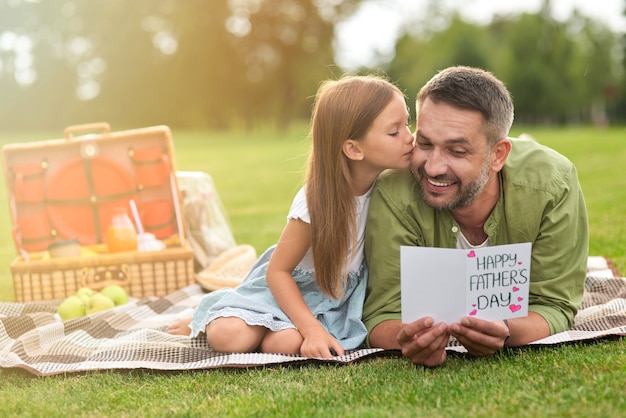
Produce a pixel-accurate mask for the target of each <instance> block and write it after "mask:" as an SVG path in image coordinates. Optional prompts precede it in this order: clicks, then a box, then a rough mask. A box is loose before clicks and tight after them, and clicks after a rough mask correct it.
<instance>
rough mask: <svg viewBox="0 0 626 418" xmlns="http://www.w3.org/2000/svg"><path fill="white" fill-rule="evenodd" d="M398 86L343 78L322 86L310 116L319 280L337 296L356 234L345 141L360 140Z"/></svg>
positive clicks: (309, 179) (311, 202)
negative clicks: (343, 148)
mask: <svg viewBox="0 0 626 418" xmlns="http://www.w3.org/2000/svg"><path fill="white" fill-rule="evenodd" d="M394 94H400V95H402V93H401V92H400V90H399V89H398V88H397V87H396V86H394V85H393V84H392V83H390V82H389V81H387V80H385V79H384V78H382V77H379V76H371V75H370V76H344V77H342V78H341V79H339V80H329V81H326V82H324V83H322V85H321V86H320V88H319V90H318V91H317V95H316V97H315V103H314V107H313V114H312V118H311V131H310V136H311V139H312V149H311V153H310V156H309V164H308V170H307V175H306V200H307V205H308V208H309V215H310V217H311V248H312V252H313V264H314V268H315V275H316V281H317V284H318V286H319V287H320V289H321V290H322V291H323V292H324V293H325V294H326V295H329V296H331V297H333V298H339V297H342V296H343V286H344V281H345V278H344V272H343V269H344V266H345V265H346V263H347V262H348V258H349V257H350V256H351V254H350V253H349V250H350V248H351V244H352V243H353V240H354V238H355V236H354V234H355V233H356V207H355V195H354V190H353V189H352V181H351V177H350V168H349V165H348V158H347V157H346V156H345V155H344V153H343V151H342V146H343V143H344V141H345V140H346V139H353V140H362V139H364V138H365V134H366V133H367V131H368V129H369V128H370V126H371V125H372V123H373V122H374V119H376V117H377V116H378V115H379V114H380V113H381V112H382V111H383V110H384V109H385V107H386V106H387V105H388V104H389V102H390V101H391V99H392V98H393V96H394Z"/></svg>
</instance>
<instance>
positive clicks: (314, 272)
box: [169, 76, 413, 358]
mask: <svg viewBox="0 0 626 418" xmlns="http://www.w3.org/2000/svg"><path fill="white" fill-rule="evenodd" d="M408 117H409V115H408V111H407V106H406V103H405V98H404V95H403V94H402V92H401V91H400V90H399V89H398V88H397V87H396V86H394V85H393V84H391V83H390V82H388V81H386V80H385V79H383V78H380V77H376V76H346V77H343V78H341V79H340V80H336V81H330V80H329V81H326V82H324V83H322V85H321V87H320V88H319V90H318V92H317V95H316V98H315V104H314V108H313V115H312V119H311V132H310V136H311V138H312V150H311V153H310V156H309V163H308V172H307V176H306V183H305V186H304V187H303V188H302V189H301V190H300V191H299V192H298V194H297V195H296V197H295V199H294V201H293V204H292V206H291V209H290V211H289V214H288V217H287V218H288V221H287V225H286V227H285V229H284V230H283V232H282V235H281V237H280V239H279V241H278V244H277V245H275V246H273V247H271V248H270V249H268V250H267V251H266V252H265V253H264V254H263V255H262V256H261V257H260V258H259V259H258V260H257V261H256V263H255V265H254V266H253V267H252V269H251V271H250V273H249V274H248V276H247V277H246V278H245V279H244V281H243V282H242V283H241V285H239V286H238V287H237V288H235V289H230V288H225V289H221V290H219V291H216V292H212V293H208V294H206V295H205V296H204V297H203V299H202V300H201V302H200V304H199V305H198V307H197V309H196V311H195V312H194V314H193V317H192V318H191V319H189V318H187V319H182V320H180V321H178V322H176V323H175V324H173V325H172V326H171V327H170V329H169V332H170V333H172V334H189V328H191V335H192V336H193V337H195V336H197V335H198V334H199V333H200V332H205V334H206V338H207V341H208V343H209V345H210V346H211V347H212V348H213V349H214V350H216V351H221V352H252V351H256V350H260V351H262V352H266V353H285V354H301V355H302V356H305V357H322V358H326V357H331V356H333V355H343V354H344V350H346V349H354V348H357V347H358V346H360V345H361V344H362V343H363V341H364V339H365V337H366V334H367V331H366V329H365V326H364V324H363V323H362V322H361V312H362V306H363V300H364V297H365V288H366V280H367V268H366V265H365V260H364V255H363V236H364V230H365V219H366V217H367V209H368V206H369V198H370V195H371V190H372V188H373V185H374V181H375V180H376V178H377V176H378V175H379V174H380V173H381V172H382V171H383V170H384V169H386V168H407V167H408V165H409V162H410V159H411V154H412V150H413V135H412V134H411V132H410V130H409V128H408Z"/></svg>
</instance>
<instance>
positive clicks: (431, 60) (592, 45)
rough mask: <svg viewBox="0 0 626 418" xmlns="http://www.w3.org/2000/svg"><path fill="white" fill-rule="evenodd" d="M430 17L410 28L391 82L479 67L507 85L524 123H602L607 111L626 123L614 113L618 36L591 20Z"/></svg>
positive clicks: (543, 15)
mask: <svg viewBox="0 0 626 418" xmlns="http://www.w3.org/2000/svg"><path fill="white" fill-rule="evenodd" d="M432 13H434V14H433V15H428V16H426V17H424V16H419V17H417V18H416V21H415V23H414V24H412V25H409V27H410V29H409V30H407V33H406V34H405V35H404V36H402V37H401V38H400V39H399V40H398V42H397V44H396V56H395V58H394V59H393V60H392V61H391V62H390V63H389V65H388V72H389V74H390V76H391V78H392V79H393V80H398V81H399V84H400V85H401V86H403V87H404V88H408V89H409V91H411V92H414V91H415V92H416V91H417V89H418V88H419V87H420V86H422V85H423V84H424V83H426V81H428V80H429V79H430V78H431V77H432V76H433V75H434V74H435V73H436V72H437V71H440V70H442V69H443V68H446V67H448V66H451V65H468V66H477V67H481V68H484V69H487V70H489V71H492V72H493V73H494V74H495V75H496V76H497V77H498V78H500V79H501V80H502V81H504V82H505V84H506V85H507V87H508V89H509V90H510V91H511V94H512V96H513V98H514V101H515V113H516V120H517V121H519V122H522V123H527V124H528V123H532V124H537V123H541V124H564V123H580V122H585V123H589V122H594V123H598V124H604V123H605V120H606V113H605V112H607V109H608V112H609V113H611V114H612V116H613V118H618V119H621V120H624V118H625V116H624V114H620V113H619V112H614V111H613V110H612V109H615V108H617V106H618V105H619V100H620V97H619V96H618V94H617V91H619V89H620V87H619V86H622V85H624V68H623V67H622V66H620V64H619V57H620V54H619V45H620V43H619V42H620V38H619V35H618V34H616V33H613V32H611V31H610V30H609V29H608V28H606V27H605V26H603V25H601V24H599V23H598V22H596V21H594V20H593V19H590V18H588V17H583V16H581V15H578V14H576V15H574V16H573V18H571V19H569V20H567V21H565V22H560V21H557V20H555V19H554V18H553V17H552V16H551V15H550V14H549V12H547V11H543V12H540V13H536V14H521V15H517V16H509V17H497V18H496V19H494V21H493V22H492V23H490V24H489V25H486V26H482V25H479V24H474V23H468V22H466V21H464V20H463V19H461V18H460V17H459V16H458V15H456V14H453V15H452V17H450V18H447V19H445V20H444V21H445V24H444V25H443V28H442V27H441V26H442V23H441V21H442V19H444V16H443V15H441V13H442V12H441V11H435V12H432ZM437 13H439V14H437ZM437 17H438V18H437ZM429 19H432V21H433V22H434V23H432V22H431V21H430V20H429ZM621 100H622V101H625V100H626V97H621Z"/></svg>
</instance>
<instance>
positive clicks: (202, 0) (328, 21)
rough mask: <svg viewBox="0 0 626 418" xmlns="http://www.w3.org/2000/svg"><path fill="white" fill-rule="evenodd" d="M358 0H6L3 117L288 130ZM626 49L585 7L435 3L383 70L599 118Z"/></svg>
mask: <svg viewBox="0 0 626 418" xmlns="http://www.w3.org/2000/svg"><path fill="white" fill-rule="evenodd" d="M375 1H379V2H381V3H382V1H383V0H375ZM361 3H362V0H342V1H334V0H333V1H320V0H306V1H301V0H273V1H229V0H211V1H207V0H186V1H179V2H177V1H172V0H159V1H156V0H155V1H145V0H92V1H78V0H68V1H63V2H55V1H15V0H0V28H2V32H0V36H2V37H3V39H2V47H1V48H0V91H2V95H0V126H3V127H4V129H23V128H26V129H51V128H52V129H60V128H62V127H64V126H67V125H71V124H77V123H83V122H89V121H99V120H104V121H107V122H110V123H111V124H113V125H114V126H120V127H132V126H147V125H158V124H167V125H169V126H172V127H176V128H181V129H183V128H184V129H205V128H208V129H212V130H228V129H232V128H244V129H248V130H251V129H256V128H258V127H259V126H268V125H271V126H274V127H275V128H278V129H287V128H288V126H289V124H290V123H291V122H293V121H296V120H306V119H308V117H309V113H310V107H311V102H312V97H313V96H314V94H315V91H316V90H317V87H318V85H319V83H320V81H322V80H324V79H327V78H336V77H339V76H340V75H342V74H343V73H344V69H341V68H338V67H337V66H336V65H335V63H334V53H335V51H334V45H333V42H334V41H335V30H336V28H337V25H338V24H340V23H342V22H343V21H344V20H345V19H346V18H348V17H350V16H351V15H352V14H353V13H355V11H356V10H358V6H359V5H360V4H361ZM544 4H547V3H546V2H544ZM111 22H114V23H111ZM401 33H402V32H401ZM620 42H621V45H620ZM624 45H626V43H625V42H624V34H621V39H620V34H617V33H613V32H611V31H610V30H609V29H608V28H607V27H605V26H604V25H602V24H600V23H599V22H597V21H595V20H593V19H590V18H588V17H584V16H581V15H574V16H573V17H572V18H570V19H569V20H567V21H566V22H560V21H556V20H554V19H553V18H552V17H551V16H550V13H549V11H548V10H547V9H546V10H544V11H542V12H539V13H535V14H523V15H517V16H504V17H496V18H495V20H494V21H493V22H492V23H490V24H489V25H486V26H483V25H478V24H476V23H470V22H466V21H464V20H463V19H462V18H461V17H460V16H459V14H458V13H456V12H451V11H450V10H449V9H448V8H447V7H446V5H445V4H443V3H442V2H435V1H429V2H428V4H427V7H425V8H424V9H423V11H422V12H421V13H419V14H416V16H415V18H414V20H413V21H411V22H409V23H408V24H407V26H406V30H405V32H404V35H403V36H401V37H400V39H399V40H398V42H397V45H396V54H395V58H394V59H393V60H392V61H391V62H389V63H386V62H382V63H380V67H381V68H380V69H382V70H384V71H385V72H388V73H389V75H390V78H391V79H392V80H394V81H397V82H398V83H399V84H400V86H401V87H402V88H403V89H404V90H405V91H406V92H407V94H408V96H409V97H415V93H417V90H418V89H419V87H420V86H422V85H423V84H424V83H425V82H426V81H427V80H428V79H429V78H430V77H432V76H433V75H434V74H435V73H436V72H437V71H439V70H441V69H443V68H444V67H447V66H450V65H457V64H464V65H472V66H478V67H483V68H485V69H488V70H491V71H493V72H494V73H495V74H496V75H497V76H498V77H499V78H501V79H502V80H503V81H505V82H506V83H507V85H508V86H509V88H510V89H511V91H512V93H513V96H514V97H515V101H516V109H517V117H518V121H523V122H524V123H565V122H574V123H579V122H583V123H588V122H596V123H598V124H601V123H604V120H605V116H606V115H605V112H606V113H608V115H609V116H610V117H611V119H613V120H615V119H621V120H622V121H623V120H624V119H625V118H626V116H625V115H626V112H625V111H624V109H625V108H626V82H625V81H624V68H625V67H624V65H623V62H620V60H623V59H624V58H623V56H626V54H624V53H623V50H624ZM620 52H622V53H621V57H620ZM364 71H366V72H372V71H375V70H373V69H366V68H364V69H361V70H360V71H359V72H364Z"/></svg>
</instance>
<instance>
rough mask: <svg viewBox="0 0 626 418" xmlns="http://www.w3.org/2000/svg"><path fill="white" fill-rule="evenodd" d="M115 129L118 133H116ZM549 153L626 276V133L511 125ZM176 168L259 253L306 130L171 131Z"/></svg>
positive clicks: (284, 200) (1, 255)
mask: <svg viewBox="0 0 626 418" xmlns="http://www.w3.org/2000/svg"><path fill="white" fill-rule="evenodd" d="M113 128H114V129H115V127H113ZM522 132H525V133H528V134H530V135H532V136H533V137H535V138H536V139H537V140H538V141H539V142H541V143H543V144H546V145H548V146H551V147H553V148H554V149H556V150H557V151H559V152H561V153H563V154H564V155H565V156H567V157H568V158H570V159H571V160H572V161H573V162H574V163H575V164H576V166H577V168H578V172H579V177H580V182H581V184H582V187H583V190H584V193H585V197H586V201H587V206H588V211H589V222H590V226H591V239H590V250H589V251H590V254H592V255H604V256H607V257H609V258H611V260H613V261H614V262H615V263H616V265H617V266H618V268H619V270H620V271H621V272H625V271H626V251H625V250H626V210H625V209H626V208H625V206H626V176H625V175H624V171H623V164H624V161H626V129H624V128H613V129H608V130H597V129H593V128H585V129H581V128H576V129H574V128H572V129H546V128H532V127H515V129H514V130H513V134H514V135H519V134H520V133H522ZM61 136H62V133H61V132H48V133H31V134H25V133H20V134H6V133H5V134H0V144H7V143H13V142H20V141H32V140H46V139H52V138H59V137H61ZM173 136H174V144H175V152H176V164H177V166H176V168H177V170H187V171H203V172H205V173H208V174H210V175H211V176H212V177H213V180H214V182H215V185H216V188H217V191H218V193H219V195H220V197H221V200H222V203H223V204H224V206H225V208H226V212H227V214H228V216H229V218H230V222H231V225H232V230H233V233H234V235H235V239H236V240H237V242H238V243H241V244H244V243H245V244H251V245H253V246H254V247H255V248H256V249H257V251H258V252H261V251H263V250H264V249H265V248H267V247H268V246H269V245H271V244H272V243H274V242H275V241H276V240H277V239H278V236H279V235H280V232H281V231H282V228H283V226H284V225H285V221H286V214H287V211H288V209H289V206H290V204H291V199H292V198H293V196H294V194H295V193H296V191H297V190H298V188H299V187H300V185H301V184H302V179H303V175H304V169H305V165H306V156H307V153H308V149H309V143H308V140H307V127H306V126H305V125H298V126H295V127H293V128H292V130H291V131H289V132H286V133H281V134H275V133H268V132H259V133H244V132H240V133H238V132H229V133H212V132H206V131H197V132H190V131H182V132H173ZM4 184H5V181H4V179H2V186H3V187H0V231H2V237H3V238H2V239H0V300H12V298H13V288H12V286H13V284H12V278H11V274H10V270H9V265H10V262H11V260H13V259H14V257H15V248H14V245H13V243H12V241H11V238H10V228H11V222H10V219H9V211H8V203H7V189H6V187H4Z"/></svg>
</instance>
